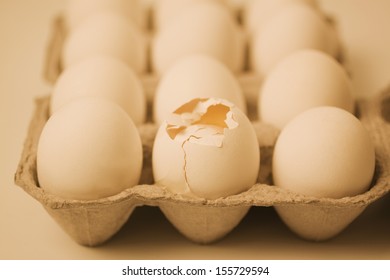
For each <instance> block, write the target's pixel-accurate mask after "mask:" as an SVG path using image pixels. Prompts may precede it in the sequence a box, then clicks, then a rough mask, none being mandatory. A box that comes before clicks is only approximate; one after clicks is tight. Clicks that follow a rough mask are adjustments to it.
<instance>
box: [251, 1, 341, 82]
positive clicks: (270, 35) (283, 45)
mask: <svg viewBox="0 0 390 280" xmlns="http://www.w3.org/2000/svg"><path fill="white" fill-rule="evenodd" d="M333 31H334V30H333V29H332V28H331V27H330V26H329V24H328V23H327V22H326V21H325V19H324V18H323V16H322V15H320V14H319V13H318V12H317V11H316V10H314V9H313V8H311V7H309V6H307V5H303V4H290V5H288V6H286V7H284V8H283V9H281V10H280V11H279V12H277V13H276V14H275V15H274V16H273V17H272V18H271V19H270V20H269V21H268V22H267V24H265V25H264V27H263V28H262V29H261V30H259V32H257V33H256V34H255V35H254V39H253V41H252V42H251V45H252V46H251V49H252V51H251V66H252V67H253V68H254V70H255V71H256V72H257V73H259V74H261V75H267V73H269V72H270V71H271V69H272V68H273V67H274V66H275V65H276V64H277V63H278V62H279V61H281V60H282V59H283V58H285V57H287V56H288V55H290V54H292V53H293V52H295V51H297V50H300V49H316V50H320V51H323V52H326V53H329V54H331V55H334V52H335V49H337V47H336V44H337V43H336V42H334V40H336V39H337V37H336V36H335V35H334V34H331V32H333Z"/></svg>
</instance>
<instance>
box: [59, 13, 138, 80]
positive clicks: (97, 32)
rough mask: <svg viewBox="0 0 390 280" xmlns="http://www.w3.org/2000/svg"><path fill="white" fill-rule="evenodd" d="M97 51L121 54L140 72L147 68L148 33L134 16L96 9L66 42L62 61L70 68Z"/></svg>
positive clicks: (110, 54)
mask: <svg viewBox="0 0 390 280" xmlns="http://www.w3.org/2000/svg"><path fill="white" fill-rule="evenodd" d="M96 55H106V56H113V57H115V58H118V59H120V60H122V61H124V62H125V63H127V64H128V65H129V66H130V67H132V68H133V69H134V71H135V72H136V73H143V72H144V71H145V70H146V41H145V38H144V35H143V34H142V32H141V31H140V30H139V28H137V26H136V25H135V24H134V23H133V22H132V21H131V20H129V19H127V18H125V17H123V16H121V15H118V14H115V13H111V12H101V13H96V14H94V15H91V16H89V17H88V18H87V19H85V20H84V21H83V22H82V23H81V24H80V25H79V26H78V27H77V28H75V29H74V30H72V32H70V33H69V34H68V36H67V38H66V40H65V42H64V47H63V51H62V61H61V63H62V66H63V68H67V67H69V66H70V65H72V64H74V63H77V62H80V61H81V60H83V59H86V58H89V57H92V56H96Z"/></svg>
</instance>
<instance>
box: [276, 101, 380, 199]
mask: <svg viewBox="0 0 390 280" xmlns="http://www.w3.org/2000/svg"><path fill="white" fill-rule="evenodd" d="M374 169H375V152H374V146H373V144H372V141H371V139H370V137H369V134H368V133H367V131H366V129H365V128H364V127H363V125H362V124H361V122H360V121H359V120H358V119H357V118H356V117H355V116H353V115H352V114H351V113H349V112H347V111H345V110H342V109H339V108H336V107H317V108H313V109H310V110H307V111H305V112H303V113H302V114H300V115H298V116H297V117H296V118H294V119H293V120H292V121H291V122H290V123H289V124H288V125H287V126H286V127H285V128H284V129H283V130H282V132H281V134H280V135H279V138H278V140H277V142H276V145H275V149H274V155H273V165H272V173H273V180H274V184H275V185H276V186H279V187H282V188H286V189H289V190H291V191H293V192H296V193H300V194H304V195H308V196H313V197H328V198H342V197H347V196H354V195H358V194H361V193H363V192H365V191H367V190H368V188H369V187H370V184H371V181H372V178H373V174H374Z"/></svg>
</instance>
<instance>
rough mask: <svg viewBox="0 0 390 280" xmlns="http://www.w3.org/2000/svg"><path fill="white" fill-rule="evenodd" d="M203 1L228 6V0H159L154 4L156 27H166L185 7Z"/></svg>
mask: <svg viewBox="0 0 390 280" xmlns="http://www.w3.org/2000/svg"><path fill="white" fill-rule="evenodd" d="M201 1H205V2H207V1H212V2H216V3H219V4H222V5H225V7H226V8H228V6H227V3H226V2H227V1H226V0H159V1H156V2H155V5H154V10H153V11H154V27H155V29H156V30H157V29H161V28H164V26H167V25H168V23H169V22H170V21H171V20H172V19H174V18H175V17H177V16H178V15H180V14H181V13H182V12H183V11H185V9H188V8H191V6H192V5H194V4H197V3H199V2H201Z"/></svg>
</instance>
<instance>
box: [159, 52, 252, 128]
mask: <svg viewBox="0 0 390 280" xmlns="http://www.w3.org/2000/svg"><path fill="white" fill-rule="evenodd" d="M207 97H216V98H223V99H226V100H228V101H230V102H232V103H234V104H235V105H237V107H238V108H240V109H241V110H242V111H243V112H244V113H246V102H245V97H244V94H243V92H242V90H241V87H240V84H239V83H238V81H237V79H236V77H235V76H234V75H233V74H232V73H231V71H230V70H229V69H228V68H227V67H226V66H225V65H224V64H223V63H221V62H220V61H218V60H216V59H215V58H213V57H210V56H206V55H190V56H188V57H185V58H183V59H181V60H179V61H178V62H176V63H175V64H174V65H173V66H172V67H171V68H170V69H169V70H168V71H167V72H166V73H165V75H164V76H163V77H162V78H161V80H160V82H159V84H158V87H157V90H156V94H155V98H154V107H153V112H154V121H155V122H156V123H157V124H161V123H162V122H163V121H164V120H165V119H166V117H167V116H168V115H169V114H170V113H172V112H173V111H174V110H175V109H176V108H178V107H179V106H181V105H182V104H184V103H186V102H188V101H190V100H192V99H194V98H207Z"/></svg>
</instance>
